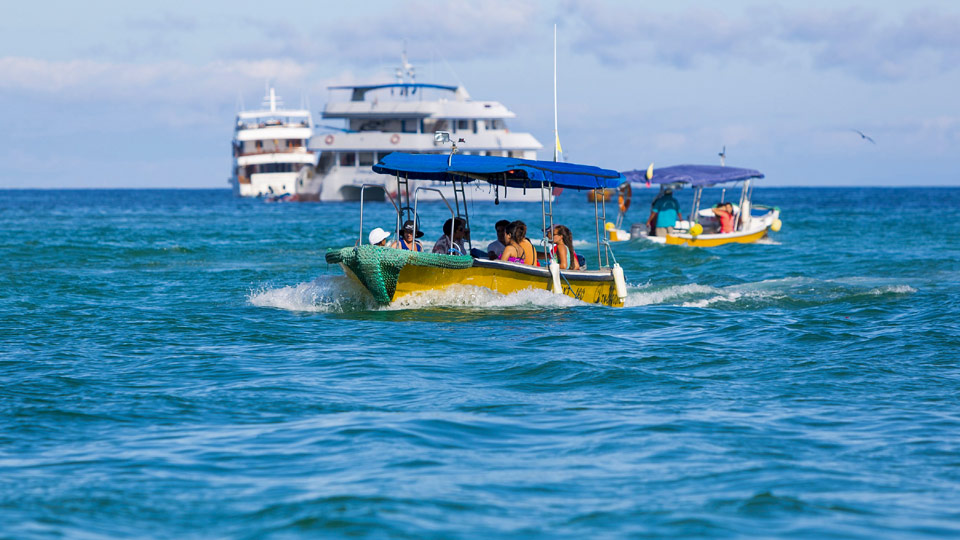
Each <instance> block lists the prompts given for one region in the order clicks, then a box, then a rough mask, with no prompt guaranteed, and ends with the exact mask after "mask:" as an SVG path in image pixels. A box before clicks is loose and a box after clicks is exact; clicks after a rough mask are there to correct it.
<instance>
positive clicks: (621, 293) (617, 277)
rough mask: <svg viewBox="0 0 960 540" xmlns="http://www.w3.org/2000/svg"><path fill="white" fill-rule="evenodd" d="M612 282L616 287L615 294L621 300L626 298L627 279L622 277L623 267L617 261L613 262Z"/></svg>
mask: <svg viewBox="0 0 960 540" xmlns="http://www.w3.org/2000/svg"><path fill="white" fill-rule="evenodd" d="M613 284H614V286H616V288H617V296H618V297H620V301H621V302H623V301H625V300H626V299H627V280H626V279H624V277H623V268H622V267H621V266H620V264H619V263H613Z"/></svg>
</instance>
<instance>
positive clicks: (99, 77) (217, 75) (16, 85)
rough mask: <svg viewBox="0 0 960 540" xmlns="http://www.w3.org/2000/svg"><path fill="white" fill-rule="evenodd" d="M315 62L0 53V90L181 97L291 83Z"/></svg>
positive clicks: (86, 96)
mask: <svg viewBox="0 0 960 540" xmlns="http://www.w3.org/2000/svg"><path fill="white" fill-rule="evenodd" d="M313 69H314V68H313V67H312V66H310V65H306V64H301V63H298V62H295V61H292V60H253V61H229V62H210V63H207V64H203V65H192V64H188V63H185V62H180V61H164V62H155V63H136V64H135V63H123V62H107V61H96V60H68V61H53V60H40V59H36V58H23V57H6V58H0V72H2V73H4V77H3V78H2V79H0V91H8V92H29V93H31V94H35V95H36V94H39V95H46V96H53V97H56V98H58V99H60V100H63V101H87V100H93V101H107V100H110V99H117V98H122V99H129V100H140V101H160V102H166V103H170V102H172V103H182V102H188V101H209V100H210V97H209V96H216V98H215V99H217V100H219V99H221V98H222V96H224V95H226V96H231V97H232V96H234V95H236V92H237V89H244V88H249V87H250V86H251V85H254V86H255V87H259V86H260V85H261V84H263V82H264V81H265V80H268V79H269V80H275V81H277V80H279V81H284V83H286V84H289V85H291V86H302V85H304V84H306V83H307V82H308V81H309V78H310V75H311V73H312V72H313Z"/></svg>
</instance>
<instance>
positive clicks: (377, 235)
mask: <svg viewBox="0 0 960 540" xmlns="http://www.w3.org/2000/svg"><path fill="white" fill-rule="evenodd" d="M389 237H390V233H388V232H387V231H385V230H383V229H381V228H380V227H377V228H376V229H374V230H372V231H370V235H369V236H367V238H368V239H369V240H370V245H371V246H380V247H384V246H386V245H387V238H389Z"/></svg>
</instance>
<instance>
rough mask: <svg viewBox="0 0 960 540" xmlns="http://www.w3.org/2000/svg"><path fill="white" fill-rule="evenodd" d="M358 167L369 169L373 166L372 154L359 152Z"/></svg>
mask: <svg viewBox="0 0 960 540" xmlns="http://www.w3.org/2000/svg"><path fill="white" fill-rule="evenodd" d="M359 155H360V166H361V167H364V166H366V167H369V166H371V165H373V152H360V154H359Z"/></svg>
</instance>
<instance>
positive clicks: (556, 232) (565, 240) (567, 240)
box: [551, 225, 580, 270]
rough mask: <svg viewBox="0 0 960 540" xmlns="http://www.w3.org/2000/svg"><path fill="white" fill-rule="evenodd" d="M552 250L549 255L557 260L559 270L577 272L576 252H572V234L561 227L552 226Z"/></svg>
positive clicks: (578, 266)
mask: <svg viewBox="0 0 960 540" xmlns="http://www.w3.org/2000/svg"><path fill="white" fill-rule="evenodd" d="M553 244H554V245H553V249H552V250H551V254H552V255H553V256H554V257H556V258H557V262H558V263H559V264H560V269H561V270H579V269H580V262H579V260H578V259H577V252H576V251H574V250H573V233H571V232H570V229H568V228H566V227H564V226H563V225H554V226H553Z"/></svg>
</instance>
